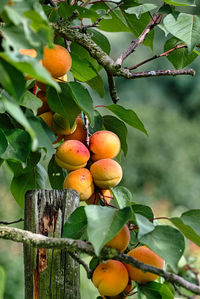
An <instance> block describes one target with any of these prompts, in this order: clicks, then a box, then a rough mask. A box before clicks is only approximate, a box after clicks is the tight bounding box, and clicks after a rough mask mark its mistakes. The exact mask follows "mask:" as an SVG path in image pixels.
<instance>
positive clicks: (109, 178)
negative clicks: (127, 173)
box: [90, 159, 122, 189]
mask: <svg viewBox="0 0 200 299" xmlns="http://www.w3.org/2000/svg"><path fill="white" fill-rule="evenodd" d="M90 171H91V174H92V176H93V179H94V183H95V184H96V185H97V187H99V188H101V189H108V188H109V187H114V186H116V185H117V184H119V182H120V181H121V178H122V168H121V166H120V165H119V163H117V162H116V161H114V160H112V159H101V160H98V161H96V162H94V163H93V164H92V165H91V167H90Z"/></svg>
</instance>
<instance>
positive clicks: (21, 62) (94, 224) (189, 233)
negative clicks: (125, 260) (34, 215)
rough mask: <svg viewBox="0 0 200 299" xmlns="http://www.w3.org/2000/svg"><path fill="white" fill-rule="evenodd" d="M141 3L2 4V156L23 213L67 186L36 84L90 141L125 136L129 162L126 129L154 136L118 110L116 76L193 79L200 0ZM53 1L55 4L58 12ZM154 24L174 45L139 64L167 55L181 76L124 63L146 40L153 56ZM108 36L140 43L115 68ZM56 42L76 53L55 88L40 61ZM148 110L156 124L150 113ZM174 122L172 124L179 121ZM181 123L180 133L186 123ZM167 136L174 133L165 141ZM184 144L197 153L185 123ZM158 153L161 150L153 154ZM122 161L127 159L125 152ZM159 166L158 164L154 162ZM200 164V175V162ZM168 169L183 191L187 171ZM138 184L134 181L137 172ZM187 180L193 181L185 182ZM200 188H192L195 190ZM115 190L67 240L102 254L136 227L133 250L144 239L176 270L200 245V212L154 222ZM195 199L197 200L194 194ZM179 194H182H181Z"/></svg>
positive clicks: (155, 290)
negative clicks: (38, 197)
mask: <svg viewBox="0 0 200 299" xmlns="http://www.w3.org/2000/svg"><path fill="white" fill-rule="evenodd" d="M143 2H144V1H143ZM143 2H141V1H139V0H135V1H132V0H131V1H130V0H125V1H123V3H121V2H119V1H116V2H114V3H113V1H111V3H109V2H103V1H93V2H92V1H87V0H86V1H85V2H81V1H74V2H72V1H71V2H70V1H69V3H67V2H63V1H56V2H52V1H42V0H41V1H39V0H37V1H32V0H27V1H25V0H18V1H15V0H11V1H6V0H5V1H2V2H1V4H0V18H1V29H0V32H1V52H0V57H1V60H0V72H1V76H0V140H1V143H0V159H1V164H2V163H5V164H6V166H7V167H8V168H9V169H10V170H11V171H12V173H13V178H12V183H11V186H10V190H11V192H12V194H13V196H14V198H15V200H16V201H17V203H18V204H19V205H20V207H21V208H23V207H24V196H25V193H26V191H27V190H29V189H35V188H43V189H44V188H45V186H46V182H47V181H48V180H49V181H50V183H51V186H52V188H57V187H60V186H62V183H63V180H64V176H65V173H64V172H63V171H62V170H61V169H60V168H59V167H58V166H55V164H54V162H55V161H54V154H55V151H56V148H57V147H58V145H59V143H56V144H55V145H54V144H52V142H54V141H55V140H56V136H55V132H53V131H52V130H51V129H50V128H49V127H48V126H47V125H46V124H45V123H44V121H42V119H41V118H40V117H39V116H38V115H37V108H38V107H40V106H41V101H40V100H39V99H38V98H37V97H36V96H35V87H37V85H35V80H37V81H40V82H42V83H45V84H47V93H46V95H47V102H48V105H49V107H50V108H51V110H52V111H53V112H57V113H59V114H61V115H62V116H63V117H65V118H67V119H68V121H69V123H70V126H72V125H73V123H74V121H75V120H76V118H77V117H78V115H79V114H81V116H82V119H83V120H84V125H85V127H86V129H87V134H88V136H89V135H90V134H91V133H94V132H95V131H98V130H102V129H105V128H106V129H108V130H111V131H113V132H115V133H116V134H117V135H118V136H119V139H120V141H121V145H122V146H121V148H122V151H123V153H124V156H125V155H126V154H127V152H128V153H129V152H130V149H129V150H128V146H127V136H129V135H127V126H129V127H132V129H133V128H134V130H135V129H137V130H139V131H140V132H139V133H140V136H142V133H144V136H145V138H147V137H146V135H150V136H151V134H150V132H149V129H148V128H147V126H146V124H145V125H144V124H143V123H142V121H141V120H140V118H139V117H138V115H137V113H136V112H135V111H133V110H132V109H127V107H125V106H124V102H123V100H120V102H119V104H118V100H119V97H118V91H117V88H116V86H115V78H114V77H116V76H118V77H123V78H126V79H136V78H140V77H142V78H145V77H149V76H151V77H154V76H159V75H160V76H163V75H180V74H181V75H183V74H185V75H193V74H194V71H193V70H187V69H185V70H182V69H180V68H183V67H186V66H188V65H190V64H191V63H192V62H193V61H194V60H195V59H197V58H198V56H199V52H198V44H200V17H199V15H197V14H194V15H192V14H190V12H189V10H188V11H187V8H189V9H190V8H191V7H192V8H193V7H194V6H195V1H193V0H176V1H165V2H164V1H160V2H161V3H156V4H151V3H148V2H146V1H145V3H143ZM156 2H157V1H156ZM52 3H54V5H51V4H52ZM182 6H183V7H184V8H185V11H184V12H183V11H181V10H180V7H182ZM157 25H159V27H158V26H157ZM156 26H157V28H159V30H160V31H161V32H164V33H165V34H166V35H167V41H166V43H165V44H163V47H164V53H162V54H159V55H157V57H152V58H151V59H147V58H148V57H144V58H143V60H142V61H141V62H140V65H144V64H146V63H147V61H146V59H147V60H154V59H157V58H158V57H161V56H166V57H167V58H168V59H169V62H170V63H172V65H173V66H174V67H175V70H170V71H167V70H164V71H154V70H153V71H150V72H144V73H140V72H133V71H132V70H134V69H136V68H138V67H139V65H135V66H130V68H129V69H128V68H124V67H123V66H122V64H123V61H124V60H125V59H126V58H127V57H128V56H129V55H130V54H131V53H132V52H134V51H135V49H136V47H138V46H140V44H141V43H143V45H144V46H146V47H149V48H150V49H153V46H154V44H153V42H154V27H156ZM90 27H92V28H90ZM96 27H98V28H96ZM105 32H128V33H130V34H132V35H133V39H135V41H134V42H133V43H132V44H131V45H130V46H129V47H128V48H127V49H126V51H124V52H123V50H124V48H123V47H121V52H122V54H121V55H120V56H119V57H118V59H117V60H116V61H114V60H113V59H112V58H111V57H110V56H108V55H109V54H110V51H111V46H110V42H109V40H108V38H107V37H106V35H105V34H104V33H105ZM54 41H55V42H56V43H58V44H60V45H65V46H66V45H67V47H70V49H71V56H72V68H71V72H70V74H69V80H68V82H65V83H63V82H57V80H55V79H54V78H52V77H51V75H50V73H49V72H48V71H47V70H46V69H45V68H44V67H43V66H42V64H41V63H40V60H41V59H42V58H43V49H44V46H46V45H47V46H49V47H53V42H54ZM163 41H164V39H163ZM69 42H70V43H69ZM120 46H123V45H120ZM32 48H34V49H35V50H36V52H37V57H36V58H33V57H30V56H26V55H23V54H20V49H32ZM102 69H104V70H105V72H106V74H107V76H108V85H109V90H110V96H111V99H112V102H113V104H112V105H106V106H104V108H105V111H107V112H106V114H103V113H102V112H101V110H100V109H99V107H100V106H101V105H97V106H96V107H95V106H94V101H95V99H93V98H92V96H91V89H93V91H95V92H96V93H97V94H98V95H99V96H100V97H102V98H103V96H104V94H105V90H104V81H103V79H102ZM27 76H28V80H27ZM56 79H57V78H56ZM93 94H94V93H93ZM98 104H99V103H98ZM146 113H148V116H149V117H151V118H152V119H153V112H152V111H147V112H146ZM159 113H160V112H159ZM110 114H111V115H110ZM160 117H162V115H160ZM167 121H168V120H167ZM167 121H166V122H167ZM88 122H89V125H88ZM170 125H172V121H171V119H170ZM178 125H179V127H178V128H180V125H181V123H179V124H178ZM183 125H184V124H183ZM181 129H183V128H181ZM155 130H160V136H162V134H163V131H162V128H160V127H159V126H157V127H156V128H155ZM167 133H168V132H167V131H166V132H165V139H166V140H167V138H168V137H167ZM179 133H180V132H179ZM186 137H187V138H188V140H187V144H188V146H190V143H191V142H192V143H193V146H194V145H195V146H196V143H195V140H191V139H190V138H189V134H188V135H187V125H186V127H185V128H184V138H186ZM139 138H142V137H139ZM150 138H151V137H150ZM139 142H140V141H139V139H138V143H139ZM174 143H175V144H176V145H175V146H176V148H177V147H178V146H180V144H177V143H178V141H177V136H174ZM140 145H141V147H140V148H139V150H138V156H139V157H140V159H139V158H138V156H137V163H138V168H137V171H138V173H141V175H139V176H138V178H139V179H138V180H140V181H139V183H138V184H140V185H145V183H146V180H148V178H147V175H146V177H145V180H144V178H143V175H142V172H143V171H147V170H148V164H147V163H146V160H145V159H143V157H144V153H145V151H146V149H145V148H144V146H143V145H142V142H141V144H140ZM184 146H185V145H184ZM171 147H172V146H171V145H167V146H166V144H165V146H164V151H165V152H164V153H163V155H171V158H172V160H173V150H171ZM153 148H154V144H153V145H152V151H153ZM161 150H163V148H161ZM188 150H190V149H188ZM121 154H122V153H121ZM150 154H152V152H150V151H149V150H148V153H147V155H150ZM181 154H183V152H182V151H181V150H180V153H178V155H181ZM191 156H192V153H191ZM117 158H118V160H120V155H119V156H118V157H117ZM158 158H160V157H157V159H158ZM177 158H179V157H177ZM153 162H154V160H153V159H152V161H151V163H153ZM127 163H130V162H129V161H128V162H127ZM164 163H165V164H164ZM43 165H44V166H46V165H47V167H44V166H43ZM156 167H157V169H155V173H156V178H155V181H156V179H157V182H156V183H157V184H158V183H160V184H161V183H162V181H163V180H164V179H165V176H164V173H163V172H162V171H161V170H163V169H162V168H164V169H165V171H169V165H166V161H165V159H164V156H163V157H161V160H160V162H159V165H158V164H157V166H156ZM195 167H197V168H198V167H199V166H198V164H196V165H195ZM170 171H171V173H172V174H173V176H171V178H172V180H173V181H174V182H175V184H176V176H181V173H180V174H179V172H178V171H179V169H178V170H176V171H175V170H174V169H173V165H172V168H171V169H170ZM180 172H181V169H180ZM194 172H195V171H194ZM197 172H198V171H197ZM57 174H58V175H59V179H58V180H57V179H56V182H54V180H53V176H55V175H57ZM184 175H185V174H184ZM130 177H131V179H132V178H133V175H131V176H130ZM182 179H184V180H185V181H187V179H186V178H185V177H184V176H182ZM185 181H184V182H185ZM193 185H194V182H191V186H193ZM195 185H196V181H195ZM164 187H166V186H164ZM175 188H177V185H175V187H174V189H171V190H167V191H168V193H169V194H170V196H171V197H172V196H175V197H176V196H177V191H176V192H175V191H174V190H175ZM181 188H182V187H181ZM181 188H180V189H181ZM185 188H187V184H185ZM177 189H178V188H177ZM191 189H192V187H191ZM197 189H198V187H197ZM181 191H182V190H181ZM181 191H180V193H181ZM160 192H162V193H164V194H166V190H165V189H164V188H163V189H162V188H161V191H160ZM112 193H113V197H114V200H113V205H114V207H115V208H113V206H106V204H105V203H104V204H103V203H102V202H101V205H105V206H101V205H91V206H84V207H79V208H78V209H77V210H76V211H75V212H74V214H72V215H71V217H70V218H69V220H68V221H67V222H66V223H65V227H64V232H63V236H64V237H73V238H82V239H84V240H88V241H90V242H91V243H92V245H93V246H94V250H95V253H96V255H99V253H100V251H101V249H102V247H103V246H104V245H105V244H106V243H107V242H108V241H109V240H111V239H112V238H113V237H114V236H115V235H116V233H117V232H119V231H120V230H121V228H122V227H123V225H124V224H125V223H129V224H130V225H132V226H135V227H136V228H137V229H136V230H135V235H134V239H133V240H132V243H131V246H132V247H134V246H136V244H137V243H138V242H140V243H142V244H145V245H147V246H148V247H150V248H151V249H152V250H153V251H155V252H156V253H157V254H159V255H160V256H161V257H162V258H164V259H165V261H166V263H167V264H168V265H169V266H170V267H171V269H172V271H175V272H176V271H177V269H178V262H179V260H180V258H181V256H182V255H183V253H184V249H185V241H184V237H183V235H184V236H185V237H187V238H188V239H190V240H192V241H193V242H195V243H196V244H198V245H199V244H200V243H199V238H200V236H199V234H200V232H199V229H198V227H197V221H198V219H199V216H200V210H195V211H188V212H187V213H185V214H183V215H182V216H181V217H180V218H172V219H169V221H171V222H172V223H173V224H174V225H175V226H176V228H174V227H172V226H171V225H157V223H156V222H153V219H151V218H153V217H152V214H151V209H150V208H149V207H146V206H140V207H138V206H137V205H136V204H135V202H133V200H132V196H131V193H130V191H129V190H128V189H126V188H125V187H122V186H120V187H116V188H114V189H113V190H112ZM187 194H188V197H189V195H190V191H188V193H187ZM177 197H179V198H180V197H181V196H180V194H179V193H178V196H177ZM194 197H195V195H194ZM134 200H135V198H134ZM136 201H137V200H136ZM116 207H117V209H116ZM149 209H150V210H149ZM149 215H151V218H149ZM69 232H70V233H69ZM171 244H173V246H172V245H171ZM138 292H139V294H153V296H154V295H155V298H156V296H157V294H159V295H158V296H160V297H163V293H165V294H169V295H168V297H167V298H172V295H171V292H170V291H169V290H168V288H167V286H166V285H164V284H162V285H161V284H160V283H153V284H151V285H148V286H147V287H145V286H144V287H139V288H138Z"/></svg>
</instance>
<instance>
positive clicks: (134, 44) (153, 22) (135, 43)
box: [116, 14, 162, 65]
mask: <svg viewBox="0 0 200 299" xmlns="http://www.w3.org/2000/svg"><path fill="white" fill-rule="evenodd" d="M161 20H162V15H158V14H154V15H153V17H152V19H151V21H150V22H149V24H148V25H147V26H146V28H145V29H144V31H143V32H142V33H141V34H140V36H139V37H138V38H136V39H135V40H133V41H132V42H131V44H130V46H129V47H128V48H127V49H126V50H124V51H123V52H122V54H121V55H120V56H119V57H118V58H117V60H116V64H117V65H122V62H123V61H124V60H125V59H126V58H127V57H128V56H129V55H130V54H131V53H133V52H134V51H135V48H136V47H138V46H139V45H140V44H141V43H143V41H144V40H145V38H146V37H147V35H148V34H149V33H150V31H151V30H152V29H153V28H154V27H155V26H156V25H158V24H159V23H160V22H161Z"/></svg>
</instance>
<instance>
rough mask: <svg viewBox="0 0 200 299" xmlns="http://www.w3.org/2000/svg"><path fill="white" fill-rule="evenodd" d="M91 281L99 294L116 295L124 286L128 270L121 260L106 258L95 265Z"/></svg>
mask: <svg viewBox="0 0 200 299" xmlns="http://www.w3.org/2000/svg"><path fill="white" fill-rule="evenodd" d="M92 281H93V283H94V285H95V287H96V288H97V289H98V291H99V293H100V294H101V296H116V295H118V294H120V293H121V292H123V290H124V289H125V288H126V286H127V284H128V272H127V270H126V267H125V266H124V264H122V263H121V262H119V261H116V260H107V261H105V262H103V263H101V264H99V265H98V266H97V267H96V269H95V270H94V272H93V276H92Z"/></svg>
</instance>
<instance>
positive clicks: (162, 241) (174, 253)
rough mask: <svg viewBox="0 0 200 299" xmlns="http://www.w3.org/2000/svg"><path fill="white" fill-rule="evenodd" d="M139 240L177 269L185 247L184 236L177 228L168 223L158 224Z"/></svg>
mask: <svg viewBox="0 0 200 299" xmlns="http://www.w3.org/2000/svg"><path fill="white" fill-rule="evenodd" d="M139 241H140V242H141V243H143V244H145V245H147V246H148V247H149V248H151V249H152V250H153V251H154V252H155V253H157V254H158V255H159V256H161V257H162V258H163V259H164V260H165V261H166V262H167V263H168V264H169V265H170V266H171V267H172V269H173V271H175V272H176V271H177V264H178V261H179V260H180V258H181V256H182V255H183V252H184V249H185V241H184V237H183V235H182V234H181V233H180V232H179V231H178V230H177V229H175V228H173V227H171V226H168V225H158V226H156V227H155V229H154V230H153V231H152V232H150V233H148V234H146V235H145V236H143V237H142V238H140V239H139Z"/></svg>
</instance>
